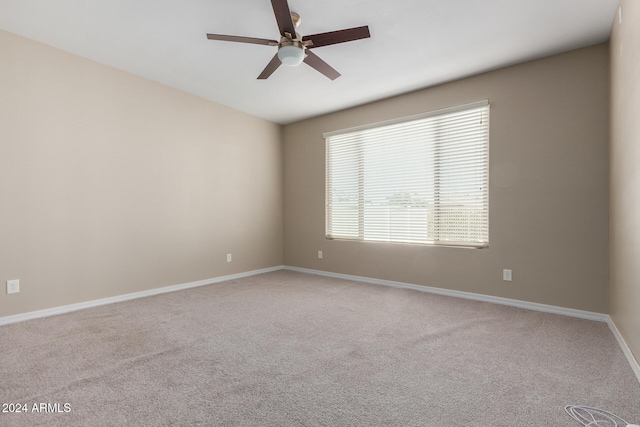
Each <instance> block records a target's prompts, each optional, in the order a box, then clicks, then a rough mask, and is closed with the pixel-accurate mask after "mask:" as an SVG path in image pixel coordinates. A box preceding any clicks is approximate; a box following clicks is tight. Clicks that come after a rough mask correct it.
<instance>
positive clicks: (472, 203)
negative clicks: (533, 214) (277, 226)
mask: <svg viewBox="0 0 640 427" xmlns="http://www.w3.org/2000/svg"><path fill="white" fill-rule="evenodd" d="M324 137H325V139H326V179H327V183H326V185H327V186H326V235H327V238H329V239H351V240H365V241H381V242H403V243H419V244H432V245H448V246H469V247H486V246H488V244H489V176H488V175H489V170H488V164H489V103H488V101H482V102H479V103H474V104H469V105H464V106H460V107H454V108H448V109H445V110H439V111H434V112H431V113H427V114H423V115H420V116H414V117H409V118H405V119H400V120H394V121H390V122H384V123H379V124H375V125H369V126H363V127H359V128H354V129H348V130H344V131H337V132H330V133H327V134H325V135H324Z"/></svg>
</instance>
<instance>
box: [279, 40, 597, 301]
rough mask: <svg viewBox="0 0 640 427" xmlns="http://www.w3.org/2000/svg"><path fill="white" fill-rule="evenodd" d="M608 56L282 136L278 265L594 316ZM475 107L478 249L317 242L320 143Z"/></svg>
mask: <svg viewBox="0 0 640 427" xmlns="http://www.w3.org/2000/svg"><path fill="white" fill-rule="evenodd" d="M608 55H609V53H608V45H607V44H600V45H597V46H592V47H589V48H585V49H581V50H576V51H572V52H569V53H565V54H562V55H557V56H553V57H549V58H545V59H541V60H537V61H533V62H529V63H525V64H521V65H517V66H512V67H509V68H505V69H500V70H497V71H493V72H489V73H486V74H482V75H478V76H474V77H471V78H467V79H464V80H460V81H456V82H453V83H450V84H445V85H441V86H437V87H432V88H428V89H425V90H422V91H417V92H413V93H410V94H407V95H403V96H399V97H396V98H392V99H388V100H384V101H381V102H376V103H372V104H368V105H364V106H361V107H357V108H353V109H350V110H346V111H341V112H339V113H335V114H330V115H326V116H322V117H317V118H313V119H309V120H305V121H302V122H298V123H294V124H291V125H287V126H285V129H284V144H285V146H284V165H285V172H284V180H285V204H284V206H285V210H284V216H285V229H284V247H285V255H284V261H285V264H287V265H290V266H296V267H303V268H310V269H318V270H325V271H330V272H337V273H345V274H352V275H358V276H365V277H372V278H379V279H385V280H393V281H400V282H407V283H413V284H418V285H427V286H436V287H441V288H447V289H454V290H460V291H467V292H475V293H480V294H487V295H494V296H500V297H506V298H513V299H519V300H524V301H530V302H536V303H543V304H551V305H556V306H562V307H569V308H575V309H582V310H589V311H594V312H601V313H606V312H607V310H608V287H607V281H608V274H609V271H608V265H609V261H608V197H609V194H608V193H609V192H608V142H609V61H608ZM481 99H489V100H490V102H491V130H490V132H491V143H490V144H491V146H490V244H489V245H490V247H489V248H488V249H460V248H444V247H425V246H418V245H402V244H385V243H362V242H347V241H330V240H326V239H325V237H324V231H325V229H324V209H325V203H324V191H325V181H324V176H325V170H324V168H325V144H324V140H323V138H322V134H323V133H324V132H327V131H334V130H339V129H344V128H349V127H353V126H358V125H364V124H367V123H372V122H377V121H382V120H387V119H392V118H396V117H402V116H408V115H412V114H418V113H422V112H426V111H430V110H435V109H439V108H443V107H448V106H452V105H458V104H464V103H469V102H472V101H477V100H481ZM318 250H322V251H323V252H324V259H322V260H320V259H318V258H317V251H318ZM503 268H510V269H512V270H513V282H503V281H502V269H503Z"/></svg>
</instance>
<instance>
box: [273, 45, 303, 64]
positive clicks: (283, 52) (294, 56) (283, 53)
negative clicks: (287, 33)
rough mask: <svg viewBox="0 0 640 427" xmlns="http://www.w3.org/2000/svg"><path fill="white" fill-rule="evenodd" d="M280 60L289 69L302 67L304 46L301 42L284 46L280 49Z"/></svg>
mask: <svg viewBox="0 0 640 427" xmlns="http://www.w3.org/2000/svg"><path fill="white" fill-rule="evenodd" d="M278 59H280V62H282V63H283V64H284V65H288V66H289V67H295V66H297V65H300V64H301V63H302V61H304V46H303V45H302V43H299V42H291V44H283V45H281V46H280V48H279V49H278Z"/></svg>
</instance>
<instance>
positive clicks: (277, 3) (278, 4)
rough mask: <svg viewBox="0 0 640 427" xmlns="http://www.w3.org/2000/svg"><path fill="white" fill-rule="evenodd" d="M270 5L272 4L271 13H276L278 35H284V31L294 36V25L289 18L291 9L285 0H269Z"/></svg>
mask: <svg viewBox="0 0 640 427" xmlns="http://www.w3.org/2000/svg"><path fill="white" fill-rule="evenodd" d="M271 6H273V13H274V14H275V15H276V21H277V22H278V29H279V30H280V35H282V36H284V33H289V34H291V36H292V37H293V38H295V37H296V27H295V26H294V25H293V20H292V19H291V11H290V10H289V4H288V3H287V0H271Z"/></svg>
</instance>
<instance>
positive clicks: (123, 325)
mask: <svg viewBox="0 0 640 427" xmlns="http://www.w3.org/2000/svg"><path fill="white" fill-rule="evenodd" d="M0 403H2V404H3V408H2V409H3V410H11V409H13V410H14V411H15V410H16V407H17V405H20V406H21V409H22V410H25V409H26V411H23V412H19V413H16V412H13V413H7V412H2V413H0V425H2V426H94V427H98V426H174V425H175V426H194V425H202V426H485V427H486V426H578V427H579V424H578V423H576V422H575V421H574V420H572V419H571V418H570V417H569V416H568V415H567V414H566V413H565V412H564V407H565V405H569V404H580V405H590V406H595V407H598V408H601V409H604V410H607V411H609V412H612V413H614V414H616V415H618V416H620V417H622V418H623V419H625V420H627V421H628V422H630V423H632V422H636V423H639V422H640V383H639V382H638V380H637V379H636V377H635V376H634V374H633V372H632V370H631V367H630V366H629V364H628V362H627V361H626V359H625V357H624V355H623V353H622V351H621V350H620V348H619V346H618V344H617V342H616V340H615V337H614V336H613V334H612V333H611V331H610V330H609V328H608V326H607V325H606V324H605V323H602V322H595V321H589V320H582V319H576V318H571V317H565V316H560V315H554V314H548V313H540V312H535V311H529V310H523V309H518V308H513V307H507V306H501V305H495V304H490V303H483V302H478V301H469V300H464V299H456V298H451V297H445V296H439V295H432V294H427V293H422V292H418V291H413V290H406V289H396V288H389V287H383V286H377V285H369V284H363V283H358V282H353V281H348V280H341V279H333V278H327V277H322V276H316V275H309V274H303V273H298V272H292V271H286V270H280V271H276V272H271V273H266V274H261V275H257V276H252V277H248V278H243V279H238V280H232V281H228V282H223V283H218V284H214V285H208V286H203V287H199V288H193V289H189V290H185V291H180V292H173V293H168V294H162V295H158V296H153V297H148V298H142V299H137V300H132V301H127V302H122V303H117V304H110V305H105V306H101V307H96V308H91V309H86V310H81V311H77V312H73V313H68V314H64V315H58V316H52V317H48V318H43V319H36V320H31V321H27V322H22V323H17V324H11V325H6V326H3V327H0ZM43 404H44V405H43ZM11 405H13V406H11Z"/></svg>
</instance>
